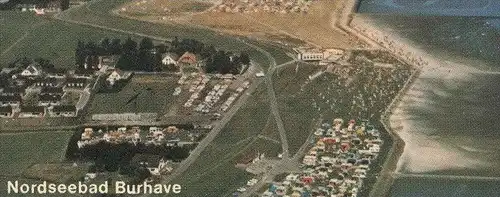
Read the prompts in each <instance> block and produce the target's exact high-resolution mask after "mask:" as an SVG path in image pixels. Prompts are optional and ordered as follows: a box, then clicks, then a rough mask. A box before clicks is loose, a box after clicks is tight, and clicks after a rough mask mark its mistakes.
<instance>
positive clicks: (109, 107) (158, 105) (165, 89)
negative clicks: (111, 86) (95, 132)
mask: <svg viewBox="0 0 500 197" xmlns="http://www.w3.org/2000/svg"><path fill="white" fill-rule="evenodd" d="M177 80H178V77H175V76H161V75H160V76H157V75H135V76H133V77H132V79H131V80H130V82H129V83H128V84H127V85H126V86H125V87H124V88H123V89H122V90H121V91H119V92H112V93H98V94H96V95H95V97H94V99H93V100H92V103H91V105H90V113H92V114H105V113H134V112H137V113H159V114H161V113H165V112H166V111H168V109H169V108H170V106H171V105H172V104H175V102H173V101H174V99H175V98H174V96H172V93H173V92H174V90H175V88H176V87H177ZM138 93H139V96H138V97H137V99H136V102H134V101H132V102H130V103H128V104H127V102H128V101H129V100H130V99H131V98H132V97H133V96H134V95H136V94H138Z"/></svg>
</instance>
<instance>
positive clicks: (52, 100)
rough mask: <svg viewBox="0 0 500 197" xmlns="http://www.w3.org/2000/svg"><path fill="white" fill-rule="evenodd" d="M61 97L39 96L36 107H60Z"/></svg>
mask: <svg viewBox="0 0 500 197" xmlns="http://www.w3.org/2000/svg"><path fill="white" fill-rule="evenodd" d="M60 104H61V95H48V94H44V95H40V98H39V99H38V106H49V105H60Z"/></svg>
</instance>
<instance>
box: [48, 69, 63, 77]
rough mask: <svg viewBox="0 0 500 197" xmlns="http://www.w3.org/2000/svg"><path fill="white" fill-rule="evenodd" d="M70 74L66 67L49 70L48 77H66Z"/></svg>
mask: <svg viewBox="0 0 500 197" xmlns="http://www.w3.org/2000/svg"><path fill="white" fill-rule="evenodd" d="M67 74H68V71H67V70H66V69H62V68H60V69H57V68H54V69H51V70H49V71H48V72H47V77H48V78H56V79H62V78H65V77H66V75H67Z"/></svg>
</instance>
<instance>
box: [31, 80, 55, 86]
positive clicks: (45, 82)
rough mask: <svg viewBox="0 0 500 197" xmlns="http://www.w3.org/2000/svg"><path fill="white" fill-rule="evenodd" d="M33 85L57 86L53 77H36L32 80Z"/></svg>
mask: <svg viewBox="0 0 500 197" xmlns="http://www.w3.org/2000/svg"><path fill="white" fill-rule="evenodd" d="M33 86H35V87H55V86H57V80H56V79H55V78H46V79H37V80H35V81H34V83H33Z"/></svg>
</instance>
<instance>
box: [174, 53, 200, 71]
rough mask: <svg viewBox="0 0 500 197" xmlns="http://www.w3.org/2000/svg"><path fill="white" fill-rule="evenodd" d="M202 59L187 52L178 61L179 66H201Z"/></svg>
mask: <svg viewBox="0 0 500 197" xmlns="http://www.w3.org/2000/svg"><path fill="white" fill-rule="evenodd" d="M201 62H202V61H200V57H198V56H196V55H195V54H193V53H190V52H185V53H184V54H183V55H182V56H181V57H179V59H178V60H177V64H184V65H190V66H197V67H199V66H201Z"/></svg>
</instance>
